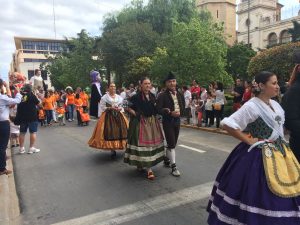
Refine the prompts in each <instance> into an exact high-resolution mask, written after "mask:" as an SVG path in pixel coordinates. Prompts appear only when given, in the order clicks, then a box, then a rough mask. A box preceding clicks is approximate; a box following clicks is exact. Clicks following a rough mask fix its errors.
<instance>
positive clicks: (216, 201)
mask: <svg viewBox="0 0 300 225" xmlns="http://www.w3.org/2000/svg"><path fill="white" fill-rule="evenodd" d="M271 107H272V108H271ZM272 109H273V110H272ZM222 124H225V125H227V126H229V127H231V128H233V129H239V130H241V131H243V130H245V129H246V128H247V131H248V132H249V133H250V135H251V136H252V137H253V138H258V139H259V141H258V142H257V143H255V144H254V145H252V146H249V145H248V144H246V143H243V142H242V143H240V144H239V145H237V146H236V147H235V149H234V150H233V151H232V153H231V154H230V155H229V157H228V158H227V160H226V162H225V163H224V165H223V167H222V168H221V170H220V172H219V174H218V176H217V178H216V182H215V184H214V187H213V190H212V195H211V198H210V200H209V204H208V207H207V210H208V212H209V218H208V224H210V225H224V224H232V225H269V224H272V225H285V224H287V225H298V224H300V197H299V195H300V166H299V163H298V162H297V159H296V158H295V156H294V154H293V153H292V151H291V150H290V148H289V145H288V143H287V142H286V141H285V139H284V133H283V124H284V111H283V109H282V108H281V106H280V105H279V104H278V103H277V102H276V101H273V100H271V101H270V106H269V105H267V104H266V103H264V102H263V101H262V100H260V99H259V98H257V97H255V98H252V99H251V100H249V101H248V102H246V103H245V104H244V105H243V106H242V108H240V109H239V110H238V111H237V112H235V113H234V114H232V115H231V116H230V117H229V118H225V119H224V120H223V121H222Z"/></svg>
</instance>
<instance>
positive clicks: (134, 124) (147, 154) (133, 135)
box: [124, 116, 165, 168]
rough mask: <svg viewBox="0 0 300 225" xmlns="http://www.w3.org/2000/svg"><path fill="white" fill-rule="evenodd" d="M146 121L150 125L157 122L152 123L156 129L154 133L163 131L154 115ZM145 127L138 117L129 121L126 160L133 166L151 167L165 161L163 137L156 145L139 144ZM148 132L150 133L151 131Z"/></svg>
mask: <svg viewBox="0 0 300 225" xmlns="http://www.w3.org/2000/svg"><path fill="white" fill-rule="evenodd" d="M146 121H147V123H148V125H149V123H155V124H150V127H152V129H154V130H152V133H154V134H157V133H162V132H161V128H160V126H157V124H158V121H157V119H156V118H155V117H154V116H153V117H152V118H148V119H146ZM143 127H144V126H141V120H139V119H138V118H136V117H134V118H131V120H130V123H129V130H128V140H127V148H126V151H125V157H124V162H125V163H128V164H129V165H132V166H138V167H143V168H150V167H152V166H155V165H156V164H158V163H160V162H161V161H163V159H164V156H165V151H164V150H165V148H164V142H163V138H162V140H161V142H160V143H156V144H155V145H153V143H152V144H149V145H145V144H143V146H141V145H140V144H139V135H140V134H141V133H140V132H141V129H144V128H143ZM145 129H146V128H145ZM155 129H157V130H155ZM142 133H144V132H142ZM146 133H149V131H148V132H146ZM156 136H157V135H156Z"/></svg>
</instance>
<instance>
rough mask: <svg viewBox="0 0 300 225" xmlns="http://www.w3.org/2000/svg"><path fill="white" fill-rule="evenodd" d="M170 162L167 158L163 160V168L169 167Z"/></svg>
mask: <svg viewBox="0 0 300 225" xmlns="http://www.w3.org/2000/svg"><path fill="white" fill-rule="evenodd" d="M170 164H171V161H170V159H168V158H167V157H165V158H164V166H165V167H170Z"/></svg>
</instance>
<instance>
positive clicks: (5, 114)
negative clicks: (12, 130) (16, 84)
mask: <svg viewBox="0 0 300 225" xmlns="http://www.w3.org/2000/svg"><path fill="white" fill-rule="evenodd" d="M21 99H22V95H21V94H20V93H17V94H16V97H15V98H10V97H8V96H7V95H2V94H0V121H5V120H8V119H9V106H10V105H14V104H19V103H20V102H21Z"/></svg>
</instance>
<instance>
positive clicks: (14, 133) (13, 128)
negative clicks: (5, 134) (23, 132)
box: [9, 106, 20, 148]
mask: <svg viewBox="0 0 300 225" xmlns="http://www.w3.org/2000/svg"><path fill="white" fill-rule="evenodd" d="M16 109H17V106H13V107H11V108H10V112H9V120H10V123H9V125H10V147H11V148H14V147H18V146H19V145H20V143H19V135H20V126H19V125H15V124H14V121H15V118H16V114H17V111H16Z"/></svg>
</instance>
